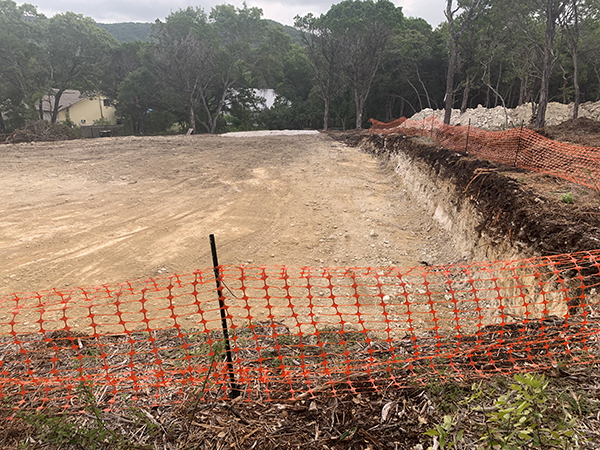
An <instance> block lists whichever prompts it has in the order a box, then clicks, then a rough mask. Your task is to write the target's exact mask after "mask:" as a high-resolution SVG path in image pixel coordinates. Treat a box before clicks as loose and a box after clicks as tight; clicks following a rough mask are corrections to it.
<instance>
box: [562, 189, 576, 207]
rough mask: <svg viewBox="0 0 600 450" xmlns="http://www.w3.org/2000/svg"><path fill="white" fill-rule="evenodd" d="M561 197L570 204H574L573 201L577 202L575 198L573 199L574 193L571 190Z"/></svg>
mask: <svg viewBox="0 0 600 450" xmlns="http://www.w3.org/2000/svg"><path fill="white" fill-rule="evenodd" d="M560 199H561V200H562V202H563V203H567V204H569V205H572V204H573V203H575V200H574V199H573V194H571V193H570V192H567V193H566V194H565V195H563V196H562V197H561V198H560Z"/></svg>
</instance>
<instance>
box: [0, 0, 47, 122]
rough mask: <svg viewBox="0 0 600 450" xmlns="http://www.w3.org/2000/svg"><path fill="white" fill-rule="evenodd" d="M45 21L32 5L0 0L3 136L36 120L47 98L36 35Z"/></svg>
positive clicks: (45, 76)
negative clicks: (38, 108) (26, 121)
mask: <svg viewBox="0 0 600 450" xmlns="http://www.w3.org/2000/svg"><path fill="white" fill-rule="evenodd" d="M43 19H44V16H43V15H41V14H39V13H38V12H37V11H36V9H35V7H34V6H32V5H28V4H23V5H20V6H17V4H16V3H14V2H13V1H12V0H0V55H2V58H1V62H0V133H5V132H6V131H7V129H8V128H15V127H18V126H21V125H22V124H23V120H24V119H26V118H28V117H32V118H33V115H34V114H35V108H34V105H35V103H36V102H39V100H40V99H41V98H42V96H43V95H44V87H45V84H46V82H47V77H48V72H47V71H46V69H45V66H44V65H43V64H41V63H40V62H41V61H42V56H43V52H42V50H41V47H40V42H39V40H38V38H39V33H38V32H37V31H38V29H39V23H40V22H41V21H42V20H43ZM3 115H6V117H7V119H9V120H8V121H9V124H8V125H7V123H5V121H4V116H3Z"/></svg>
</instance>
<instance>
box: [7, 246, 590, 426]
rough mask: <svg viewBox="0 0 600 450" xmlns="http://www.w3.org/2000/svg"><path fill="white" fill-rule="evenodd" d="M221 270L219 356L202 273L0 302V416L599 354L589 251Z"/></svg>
mask: <svg viewBox="0 0 600 450" xmlns="http://www.w3.org/2000/svg"><path fill="white" fill-rule="evenodd" d="M219 269H220V278H221V280H222V282H223V283H224V284H225V286H226V288H225V289H224V290H223V294H222V296H221V300H223V302H224V305H225V306H224V312H225V316H226V320H227V326H228V335H229V339H230V346H231V354H232V362H231V364H228V363H227V362H226V358H225V350H224V345H223V344H224V333H223V330H222V329H221V315H220V314H221V309H220V308H219V301H218V300H219V295H218V291H217V290H216V288H215V286H214V284H215V275H214V273H213V269H212V268H210V269H207V270H199V271H196V272H194V273H190V274H184V275H171V276H167V277H164V278H158V279H150V280H146V281H137V282H127V283H123V284H119V285H113V286H108V285H107V286H101V287H97V288H77V289H72V290H70V291H68V292H61V291H58V290H52V291H46V292H40V293H36V294H13V295H11V296H9V297H6V298H4V299H2V300H1V302H0V355H1V356H0V400H1V403H0V404H1V405H2V408H0V411H2V416H3V417H12V416H14V414H15V413H16V412H17V411H18V410H19V409H22V408H27V409H31V408H48V407H54V408H59V409H63V410H64V409H69V410H74V409H77V408H79V409H80V410H81V409H82V407H83V405H84V403H85V401H86V400H85V395H84V392H91V393H92V394H93V395H94V397H95V399H96V402H97V403H98V405H99V406H101V407H102V408H104V409H113V408H118V407H129V406H132V405H143V406H160V405H173V404H175V403H180V402H189V401H191V400H194V399H204V400H209V399H223V398H227V397H228V396H231V395H230V394H231V389H235V390H237V391H239V392H241V393H242V394H243V396H244V398H246V399H252V400H275V399H276V400H278V401H296V400H298V399H302V398H307V397H312V396H316V395H319V394H321V395H339V394H341V393H357V392H360V391H363V390H371V391H372V390H375V391H379V390H385V389H389V388H390V387H395V388H403V387H407V386H414V385H416V384H424V383H430V382H442V381H449V380H465V379H469V378H473V377H488V376H493V375H497V374H510V373H513V372H517V371H532V370H543V369H548V368H551V367H553V366H556V365H557V364H560V365H563V364H564V365H568V366H577V365H586V364H591V363H597V362H598V361H599V355H600V353H599V351H600V297H599V294H598V290H599V289H600V276H599V272H600V271H599V269H600V250H596V251H590V252H583V253H575V254H569V255H559V256H552V257H540V258H532V259H526V260H514V261H497V262H478V263H473V264H468V265H466V264H465V265H463V264H454V265H446V266H431V267H418V268H408V269H399V268H395V267H387V268H288V267H278V266H269V267H245V266H240V267H234V266H221V267H220V268H219ZM230 378H234V379H235V385H233V386H232V385H231V382H230ZM86 390H87V391H86Z"/></svg>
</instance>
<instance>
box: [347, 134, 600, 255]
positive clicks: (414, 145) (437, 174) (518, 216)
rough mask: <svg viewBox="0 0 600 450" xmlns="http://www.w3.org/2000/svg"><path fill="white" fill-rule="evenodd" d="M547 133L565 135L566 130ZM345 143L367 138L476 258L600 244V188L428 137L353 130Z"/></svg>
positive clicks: (462, 248) (416, 197)
mask: <svg viewBox="0 0 600 450" xmlns="http://www.w3.org/2000/svg"><path fill="white" fill-rule="evenodd" d="M564 128H565V129H568V127H564ZM547 131H548V134H549V135H550V134H552V133H553V134H554V135H557V136H561V137H562V136H563V135H564V132H561V130H560V129H552V128H548V130H547ZM346 140H347V141H349V142H351V143H352V142H353V143H354V144H356V143H357V142H359V141H360V144H359V145H360V146H361V147H362V148H363V149H365V150H366V151H368V152H370V153H373V154H375V155H377V156H378V157H380V158H382V159H384V160H385V161H388V163H389V164H390V165H391V166H393V168H394V169H395V170H396V172H397V173H398V174H399V175H400V176H401V177H402V178H403V179H404V185H405V186H407V188H408V189H409V193H410V195H411V197H412V198H413V201H414V202H417V203H420V204H422V205H423V206H424V207H425V208H426V209H427V210H428V211H429V213H430V214H431V215H432V217H433V218H434V219H435V220H436V221H437V222H438V223H440V225H441V226H442V227H443V228H445V229H446V230H447V231H448V232H449V233H450V234H451V235H452V236H453V238H454V239H455V241H456V248H457V249H458V250H459V251H462V252H469V253H470V259H472V260H480V259H488V260H493V259H509V258H522V257H530V256H539V255H550V254H560V253H569V252H575V251H584V250H590V249H596V248H598V247H600V209H599V208H598V204H599V201H598V200H599V199H600V193H598V192H596V191H593V190H591V189H586V188H583V187H581V186H579V185H576V184H574V183H569V182H566V181H564V180H561V179H557V178H554V177H549V176H546V175H542V174H538V173H535V172H530V171H527V170H522V169H517V168H514V167H509V166H505V165H502V164H496V163H493V162H490V161H486V160H481V159H477V158H473V157H469V156H464V155H462V154H460V153H457V152H453V151H449V150H446V149H443V148H442V147H440V145H439V144H437V143H436V142H435V141H433V140H431V139H428V138H407V137H404V136H400V135H392V136H387V137H386V136H381V135H362V136H357V135H353V136H346ZM563 140H565V139H563ZM571 200H572V203H568V202H570V201H571Z"/></svg>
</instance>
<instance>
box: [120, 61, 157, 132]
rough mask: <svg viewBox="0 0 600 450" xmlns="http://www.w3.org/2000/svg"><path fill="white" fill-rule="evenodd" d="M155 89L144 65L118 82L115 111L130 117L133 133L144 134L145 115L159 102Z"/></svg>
mask: <svg viewBox="0 0 600 450" xmlns="http://www.w3.org/2000/svg"><path fill="white" fill-rule="evenodd" d="M156 91H157V89H156V81H155V79H154V76H153V74H152V73H151V72H150V70H148V69H147V68H146V67H140V68H139V69H137V70H135V71H133V72H131V73H129V74H128V75H127V76H126V77H125V79H124V80H123V81H122V82H121V83H120V84H119V90H118V93H117V97H116V100H117V112H118V113H119V114H120V115H121V116H126V117H129V118H130V119H131V125H132V128H133V132H134V133H135V134H139V135H143V134H144V125H145V123H146V116H147V115H148V113H149V112H150V111H151V110H152V109H153V108H155V107H156V106H157V105H158V103H159V100H158V99H157V96H156V94H155V93H156Z"/></svg>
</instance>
